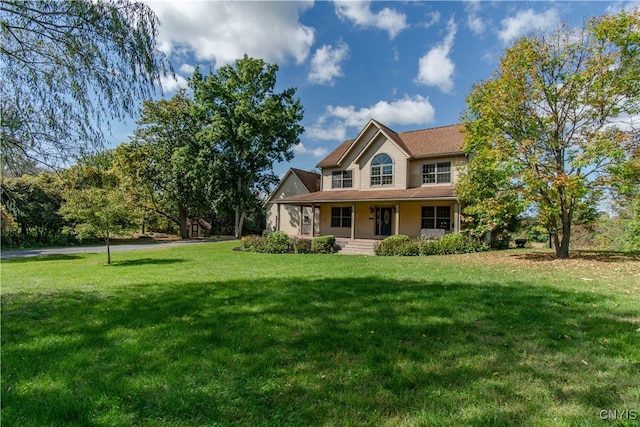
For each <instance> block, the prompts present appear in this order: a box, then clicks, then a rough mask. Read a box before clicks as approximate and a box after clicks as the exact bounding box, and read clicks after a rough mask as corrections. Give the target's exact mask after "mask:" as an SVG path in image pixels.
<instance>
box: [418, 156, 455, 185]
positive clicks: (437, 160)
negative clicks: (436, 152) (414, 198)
mask: <svg viewBox="0 0 640 427" xmlns="http://www.w3.org/2000/svg"><path fill="white" fill-rule="evenodd" d="M440 162H451V183H450V184H449V183H447V184H442V185H451V184H453V185H455V183H456V182H457V181H458V175H459V174H460V171H461V170H463V169H464V168H465V167H466V165H467V159H466V158H465V157H463V156H459V157H439V158H432V159H418V160H411V161H410V162H409V187H420V186H422V185H423V184H422V165H426V164H429V163H440ZM424 185H441V184H424Z"/></svg>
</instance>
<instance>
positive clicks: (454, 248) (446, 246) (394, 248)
mask: <svg viewBox="0 0 640 427" xmlns="http://www.w3.org/2000/svg"><path fill="white" fill-rule="evenodd" d="M488 249H489V248H488V246H487V245H485V244H484V243H480V242H478V241H476V240H474V239H472V238H470V237H467V236H463V235H462V234H459V233H452V234H445V235H444V236H443V237H442V238H440V239H413V240H412V239H410V238H409V237H408V236H404V235H402V234H398V235H394V236H389V237H387V238H386V239H384V240H383V241H382V242H380V245H379V246H378V247H377V248H376V255H381V256H418V255H422V256H426V255H450V254H466V253H472V252H481V251H486V250H488Z"/></svg>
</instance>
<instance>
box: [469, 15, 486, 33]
mask: <svg viewBox="0 0 640 427" xmlns="http://www.w3.org/2000/svg"><path fill="white" fill-rule="evenodd" d="M467 26H468V27H469V29H470V30H471V31H472V32H473V34H475V35H476V36H481V35H482V34H484V21H483V20H482V18H480V17H479V16H477V15H472V14H469V16H467Z"/></svg>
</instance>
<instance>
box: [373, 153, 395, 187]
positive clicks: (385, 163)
mask: <svg viewBox="0 0 640 427" xmlns="http://www.w3.org/2000/svg"><path fill="white" fill-rule="evenodd" d="M392 184H393V159H392V158H391V156H389V155H388V154H385V153H381V154H378V155H377V156H375V157H374V158H373V160H372V161H371V185H392Z"/></svg>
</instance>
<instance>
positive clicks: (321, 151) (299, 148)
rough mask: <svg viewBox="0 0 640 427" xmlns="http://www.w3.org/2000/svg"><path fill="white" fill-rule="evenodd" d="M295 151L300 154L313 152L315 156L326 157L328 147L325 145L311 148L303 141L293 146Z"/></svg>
mask: <svg viewBox="0 0 640 427" xmlns="http://www.w3.org/2000/svg"><path fill="white" fill-rule="evenodd" d="M293 152H294V153H295V154H296V155H300V154H311V155H312V156H313V157H324V156H326V155H327V152H328V151H327V149H326V148H324V147H319V148H314V149H309V148H307V147H305V146H304V144H303V143H302V142H300V143H298V144H296V145H294V146H293Z"/></svg>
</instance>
